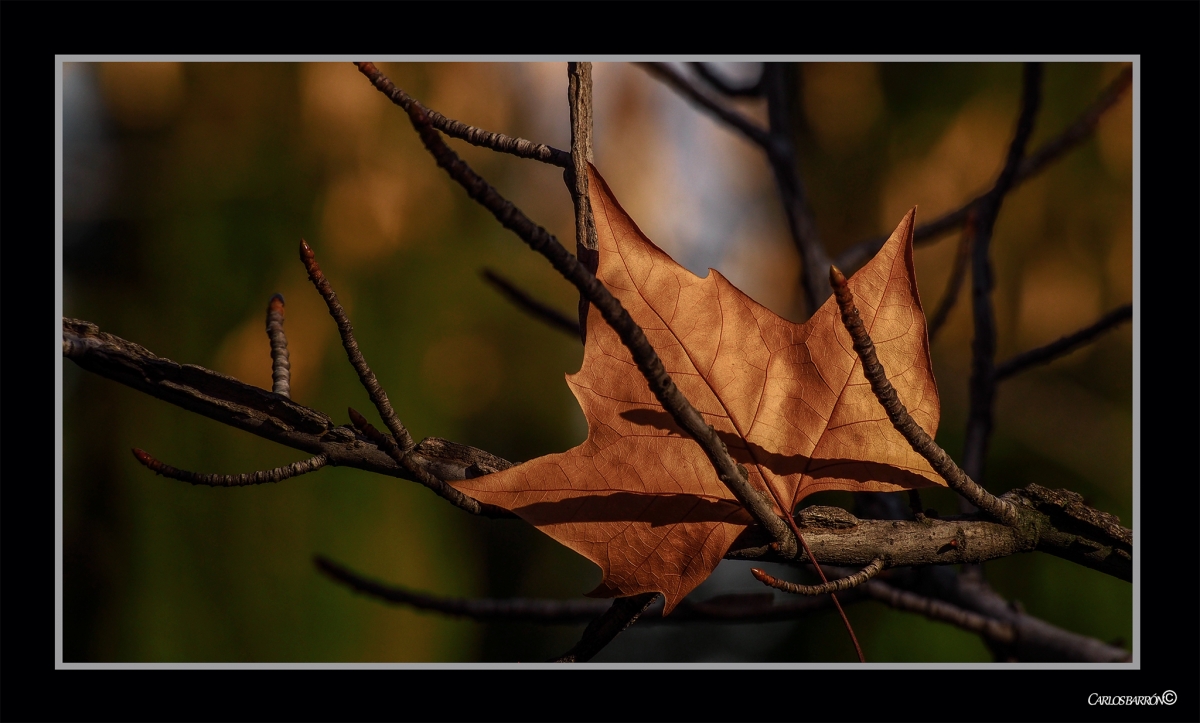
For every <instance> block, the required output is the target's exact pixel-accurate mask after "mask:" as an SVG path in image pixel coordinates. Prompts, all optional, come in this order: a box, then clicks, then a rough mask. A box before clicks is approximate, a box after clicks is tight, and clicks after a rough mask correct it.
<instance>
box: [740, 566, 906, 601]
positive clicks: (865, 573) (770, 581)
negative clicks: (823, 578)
mask: <svg viewBox="0 0 1200 723" xmlns="http://www.w3.org/2000/svg"><path fill="white" fill-rule="evenodd" d="M882 569H883V558H882V557H877V558H875V559H874V560H872V561H871V564H870V565H867V566H866V567H864V568H863V569H861V570H859V571H858V572H856V573H854V574H852V575H847V576H845V577H842V578H838V579H836V580H834V581H832V582H828V581H827V582H825V583H822V584H820V585H799V584H797V583H794V582H788V581H787V580H779V579H777V578H775V577H772V576H771V575H768V574H767V573H766V571H764V570H760V569H758V568H757V567H755V568H752V569H751V570H750V574H751V575H754V577H755V578H756V579H757V580H758V581H759V582H761V583H763V584H764V585H769V586H770V587H773V588H775V589H776V590H783V591H784V592H790V593H795V594H796V595H824V594H826V593H833V592H838V591H839V590H849V589H850V588H852V587H855V586H858V585H861V584H863V583H864V582H866V581H867V580H870V579H871V578H873V577H875V576H876V575H878V574H879V571H880V570H882Z"/></svg>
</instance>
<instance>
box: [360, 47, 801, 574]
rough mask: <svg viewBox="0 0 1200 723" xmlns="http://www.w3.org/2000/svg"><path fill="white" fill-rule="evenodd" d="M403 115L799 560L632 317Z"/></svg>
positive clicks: (379, 79)
mask: <svg viewBox="0 0 1200 723" xmlns="http://www.w3.org/2000/svg"><path fill="white" fill-rule="evenodd" d="M359 70H360V71H362V73H363V75H365V76H367V78H369V79H370V80H371V82H372V84H373V85H374V86H375V87H376V88H377V89H379V90H380V92H382V93H384V94H385V95H387V96H388V97H393V93H392V89H393V88H394V87H395V86H393V85H392V82H391V81H390V80H388V79H387V77H386V76H384V75H383V74H382V73H380V72H379V70H378V69H376V68H375V66H374V65H373V64H371V63H360V64H359ZM401 107H402V108H403V107H404V106H401ZM405 112H407V113H408V115H409V118H410V120H411V121H412V124H413V127H414V128H416V130H417V132H418V133H419V134H420V136H421V140H422V141H423V142H424V144H425V147H426V148H427V149H428V150H429V152H430V153H431V154H432V155H433V157H434V159H435V160H436V161H437V164H438V166H440V167H441V168H443V169H445V171H446V172H447V173H448V174H449V175H450V177H451V178H453V179H454V180H455V181H456V182H458V183H459V184H460V185H462V187H463V188H464V189H466V191H467V195H468V196H470V197H471V198H472V199H473V200H474V201H476V202H477V203H479V204H480V205H482V206H483V207H484V208H486V209H488V211H490V212H491V213H492V215H493V216H495V217H496V220H498V221H499V222H500V223H501V225H503V226H504V227H505V228H507V229H509V230H510V231H512V232H514V233H515V234H517V236H518V237H519V238H520V239H521V240H522V241H524V242H525V243H526V244H527V245H529V247H530V248H532V249H533V250H535V251H537V252H538V253H540V254H542V255H543V256H545V257H546V258H547V259H548V260H549V261H550V263H551V265H552V266H553V267H554V269H555V270H556V271H558V272H559V273H560V274H562V276H563V277H564V278H566V279H567V280H568V281H570V282H571V283H572V284H574V285H575V287H576V288H577V289H579V290H580V292H581V293H583V295H584V296H585V297H587V299H588V301H589V302H590V303H591V304H592V305H593V306H595V307H596V308H597V309H598V310H599V311H600V314H601V315H602V316H603V317H604V320H605V321H607V322H608V324H609V325H610V326H611V327H612V328H613V330H614V331H615V332H616V333H617V336H618V337H620V339H621V342H622V343H623V344H624V345H625V347H626V348H627V349H629V352H630V355H631V356H632V357H633V360H634V363H635V364H637V367H638V369H639V370H640V371H641V373H642V375H643V376H644V377H645V378H646V381H647V383H648V384H649V386H650V390H651V392H653V393H654V395H655V397H656V398H657V399H658V401H659V403H660V404H662V405H663V408H664V409H666V410H667V412H668V413H670V414H671V417H672V418H673V419H674V420H675V422H676V424H678V425H679V426H680V428H682V429H683V430H684V431H686V432H687V433H688V434H689V435H690V436H691V437H692V438H693V439H695V440H696V441H697V443H699V444H700V446H701V448H702V449H703V450H704V452H705V454H706V455H707V456H708V458H709V460H710V461H711V462H712V464H713V466H714V467H715V468H716V471H717V477H718V479H720V481H721V483H722V484H724V485H725V487H726V488H727V489H729V490H730V492H732V493H733V495H734V497H735V498H736V499H737V500H738V501H739V502H740V503H741V504H742V506H743V507H745V508H746V509H747V511H748V512H750V514H751V515H752V516H753V517H754V518H755V520H756V521H758V523H759V524H761V525H762V526H763V527H764V528H765V529H766V530H767V531H768V533H769V534H770V535H771V536H772V537H773V538H774V539H775V540H776V541H777V542H779V543H780V547H781V551H782V552H783V554H785V555H795V554H796V551H797V550H798V549H799V548H798V547H797V544H796V539H795V537H794V536H793V535H792V533H791V531H790V530H789V529H788V527H787V524H786V523H785V522H784V521H783V520H782V519H781V518H780V517H779V515H778V514H776V513H775V512H774V510H772V508H771V504H770V503H769V502H768V501H767V500H766V499H764V498H763V497H762V496H761V495H760V494H759V493H758V491H757V490H755V489H754V487H753V486H751V484H750V482H749V481H748V479H747V478H746V477H743V476H742V473H741V472H740V471H739V470H738V466H737V463H736V462H734V461H733V458H732V457H730V456H729V451H728V450H727V449H726V448H725V443H724V442H723V441H722V440H721V438H720V437H719V436H718V435H717V432H716V430H715V429H713V428H712V427H711V426H709V424H708V423H707V422H705V421H704V418H703V417H701V416H700V413H699V412H697V411H696V408H695V407H693V406H692V404H691V402H689V401H688V400H687V398H686V397H685V396H684V395H683V392H681V391H680V390H679V388H678V387H677V386H676V385H675V382H674V381H672V380H671V377H670V375H669V374H668V373H667V370H666V369H665V368H664V367H663V365H662V361H661V360H660V359H659V358H658V354H657V352H655V351H654V347H652V346H651V345H650V342H649V341H648V340H647V339H646V335H645V333H644V332H643V331H642V329H641V327H639V326H638V325H637V323H636V322H635V321H634V320H633V318H632V317H630V316H629V312H628V311H626V310H625V308H624V307H623V306H622V305H621V302H620V301H618V300H617V299H616V297H614V296H613V295H612V293H611V292H610V291H609V290H608V289H607V288H606V287H605V286H604V284H602V283H600V281H599V279H597V278H596V276H595V274H593V273H591V272H590V271H588V270H587V269H586V268H585V267H584V266H583V264H581V263H580V262H579V260H578V259H576V258H575V257H574V256H572V255H571V254H570V253H569V252H568V251H567V250H566V249H565V248H563V246H562V244H561V243H559V241H558V239H556V238H555V237H554V236H553V235H552V234H550V233H549V232H548V231H546V229H544V228H542V227H541V226H539V225H537V224H536V223H534V222H533V221H531V220H530V219H529V217H527V216H526V215H525V214H524V213H522V212H521V210H520V209H518V208H517V207H516V206H514V205H513V204H512V203H511V202H509V201H508V200H507V199H505V198H504V197H503V196H501V195H500V194H499V193H498V192H497V191H496V189H494V188H492V187H491V186H490V185H489V184H488V183H487V181H485V180H483V179H482V178H481V177H480V176H479V175H478V174H477V173H475V171H474V170H472V169H471V167H470V166H469V165H467V164H466V163H465V162H463V161H462V160H461V159H460V158H459V157H458V156H457V155H456V154H455V153H454V151H452V150H450V148H449V147H448V146H447V145H446V144H445V142H443V141H442V139H441V137H440V136H439V135H438V133H437V131H436V130H435V129H434V128H433V127H432V126H431V125H429V123H428V120H427V118H426V117H425V109H424V108H423V107H422V106H421V104H420V103H418V102H416V101H412V102H410V103H408V107H407V108H405ZM597 178H598V177H597Z"/></svg>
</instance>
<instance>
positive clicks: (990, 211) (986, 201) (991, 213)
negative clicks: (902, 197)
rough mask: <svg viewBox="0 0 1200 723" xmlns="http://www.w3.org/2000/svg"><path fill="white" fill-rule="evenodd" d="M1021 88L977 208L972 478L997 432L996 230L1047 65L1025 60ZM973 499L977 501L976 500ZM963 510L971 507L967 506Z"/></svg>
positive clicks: (967, 457)
mask: <svg viewBox="0 0 1200 723" xmlns="http://www.w3.org/2000/svg"><path fill="white" fill-rule="evenodd" d="M1022 88H1023V90H1022V93H1021V113H1020V116H1019V117H1018V118H1017V130H1016V132H1015V133H1014V134H1013V139H1012V143H1011V144H1010V145H1009V147H1008V156H1007V158H1006V160H1005V162H1004V168H1003V169H1002V170H1001V171H1000V176H999V178H997V179H996V184H995V185H994V186H992V190H990V191H988V192H987V193H986V194H984V196H983V198H982V199H981V200H980V201H979V203H978V204H977V205H976V207H975V212H976V213H977V214H978V216H977V219H976V223H975V236H974V239H973V240H972V242H971V243H972V249H971V309H972V312H973V317H974V321H975V337H974V339H972V341H971V378H970V403H969V408H968V411H967V433H966V442H965V443H964V446H963V468H964V469H965V470H966V473H967V474H968V475H970V476H971V477H973V478H975V479H978V480H982V479H983V467H984V464H983V463H984V460H985V459H986V457H987V448H988V442H989V440H990V438H991V434H992V424H993V412H992V406H993V403H994V402H995V398H996V380H995V376H994V374H995V364H996V314H995V309H994V308H993V305H992V282H993V279H992V261H991V243H992V230H993V229H994V228H995V225H996V217H997V215H999V213H1000V206H1001V204H1003V203H1004V197H1005V196H1006V195H1007V194H1008V192H1009V191H1010V190H1011V189H1012V187H1013V183H1014V182H1015V181H1016V176H1017V168H1018V166H1020V164H1021V158H1022V157H1023V156H1024V154H1025V145H1026V144H1027V143H1028V141H1029V136H1030V135H1032V134H1033V122H1034V118H1035V117H1036V116H1037V112H1038V108H1039V106H1040V105H1041V96H1042V65H1041V63H1026V64H1025V67H1024V75H1023V86H1022ZM971 502H972V503H974V500H971ZM963 511H964V512H966V511H969V510H967V509H964V510H963Z"/></svg>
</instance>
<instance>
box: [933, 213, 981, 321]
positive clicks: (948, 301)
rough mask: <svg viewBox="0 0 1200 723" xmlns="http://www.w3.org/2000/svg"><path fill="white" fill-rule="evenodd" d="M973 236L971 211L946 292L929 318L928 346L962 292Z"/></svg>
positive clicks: (948, 316) (973, 218)
mask: <svg viewBox="0 0 1200 723" xmlns="http://www.w3.org/2000/svg"><path fill="white" fill-rule="evenodd" d="M974 236H975V213H974V211H972V212H971V213H970V214H968V218H967V222H966V225H964V226H963V233H962V238H961V239H960V240H959V242H958V253H956V254H955V255H954V268H953V269H951V271H950V279H949V280H947V281H946V291H945V293H943V294H942V300H941V301H940V302H938V308H937V310H936V311H934V312H933V315H932V316H931V317H929V328H928V334H929V343H930V344H933V340H934V338H936V337H937V333H938V332H939V331H941V328H942V326H943V325H944V324H945V323H946V319H948V318H950V311H951V310H952V309H953V308H954V304H955V302H956V301H958V292H959V291H961V290H962V285H963V280H965V279H966V277H967V265H968V262H969V261H970V260H971V239H972V238H973V237H974Z"/></svg>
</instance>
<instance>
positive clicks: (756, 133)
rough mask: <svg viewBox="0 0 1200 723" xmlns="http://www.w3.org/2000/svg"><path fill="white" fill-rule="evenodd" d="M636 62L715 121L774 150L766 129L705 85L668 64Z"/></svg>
mask: <svg viewBox="0 0 1200 723" xmlns="http://www.w3.org/2000/svg"><path fill="white" fill-rule="evenodd" d="M636 65H638V66H640V67H641V68H642V69H643V70H645V71H646V72H648V73H650V74H651V75H653V76H654V77H656V78H658V79H659V80H661V81H662V82H664V83H666V84H667V85H669V86H670V87H672V88H674V89H675V90H676V91H678V92H679V93H680V95H682V96H683V97H685V98H687V99H688V100H690V101H691V102H693V103H695V104H696V105H698V106H700V107H701V108H703V109H704V110H706V111H708V112H709V113H711V114H712V115H714V116H716V117H717V119H718V120H720V121H722V122H723V123H725V124H726V125H728V126H730V127H731V128H733V129H734V130H736V131H738V132H739V133H741V134H742V135H743V136H745V137H746V138H747V139H749V140H750V142H751V143H754V144H755V145H757V146H759V147H760V148H762V149H763V150H764V151H766V152H767V154H768V155H770V154H771V153H773V148H774V144H773V141H772V140H771V134H770V132H769V131H767V130H766V129H765V128H763V127H762V126H760V125H758V124H757V123H755V122H754V121H753V120H751V119H749V118H747V117H746V116H744V115H742V114H741V113H739V112H737V111H736V110H734V109H733V108H730V107H729V106H728V105H726V104H725V103H724V102H723V101H721V99H719V98H717V97H716V96H715V95H713V94H712V93H710V92H709V91H708V90H707V89H706V88H702V87H700V86H698V85H696V84H695V83H693V82H692V81H691V79H689V78H688V77H687V76H686V75H684V74H683V73H680V72H679V71H678V70H677V69H676V68H675V67H674V66H672V65H671V64H670V63H637V64H636ZM764 72H765V71H764ZM760 82H761V81H760Z"/></svg>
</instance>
